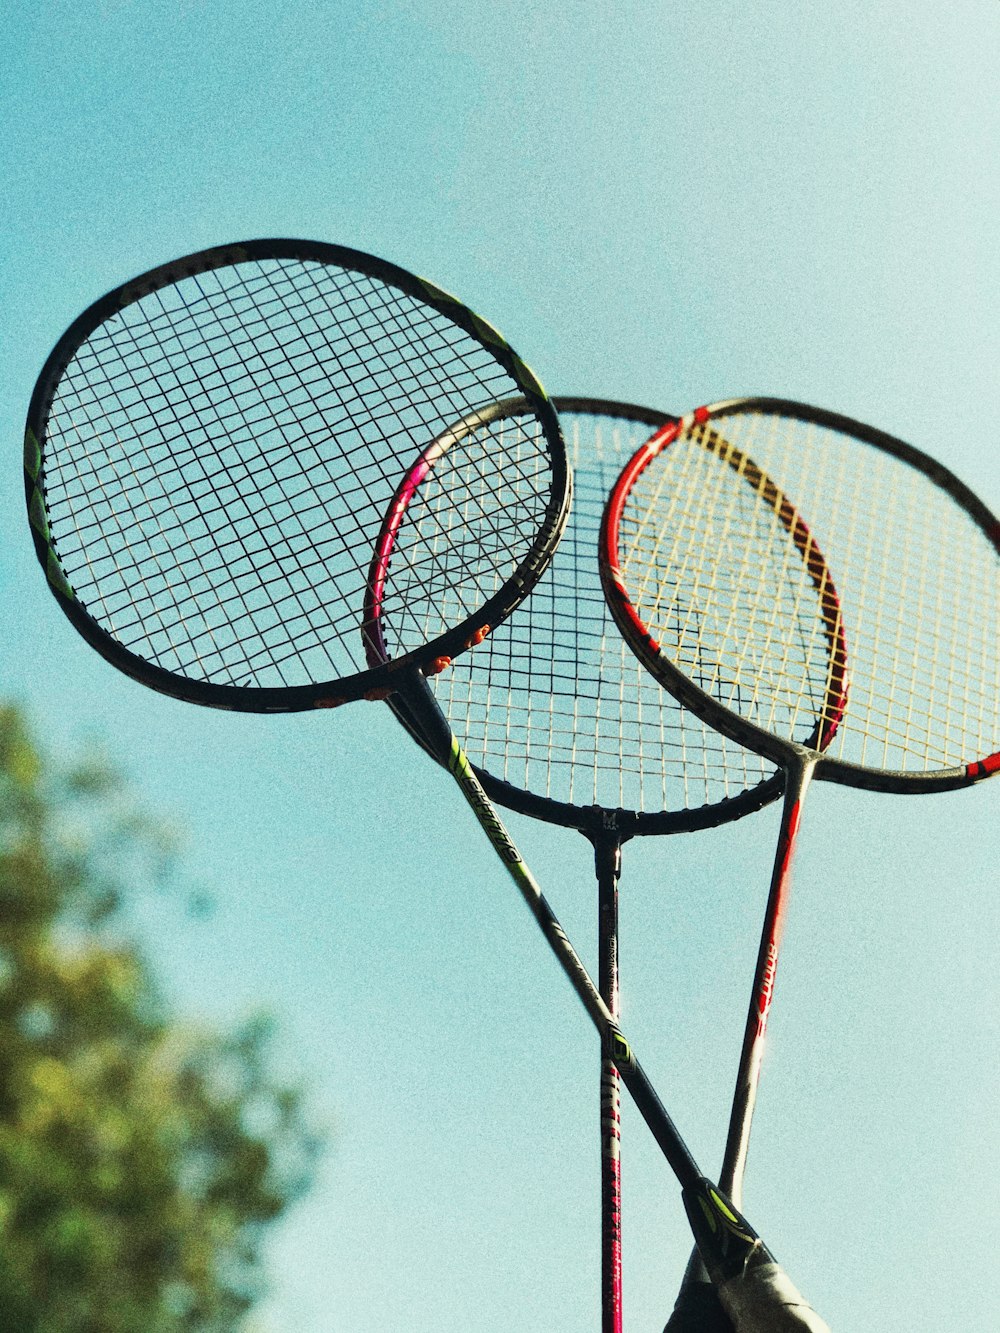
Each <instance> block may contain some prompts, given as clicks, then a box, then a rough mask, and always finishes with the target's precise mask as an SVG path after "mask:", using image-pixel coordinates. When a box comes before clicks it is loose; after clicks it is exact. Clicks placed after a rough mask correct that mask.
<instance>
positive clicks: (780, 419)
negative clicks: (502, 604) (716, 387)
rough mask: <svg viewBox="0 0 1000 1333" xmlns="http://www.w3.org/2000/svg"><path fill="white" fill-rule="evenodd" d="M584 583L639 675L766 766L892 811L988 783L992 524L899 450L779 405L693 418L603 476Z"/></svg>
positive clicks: (926, 460) (824, 416)
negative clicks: (887, 804) (908, 801)
mask: <svg viewBox="0 0 1000 1333" xmlns="http://www.w3.org/2000/svg"><path fill="white" fill-rule="evenodd" d="M740 460H743V461H740ZM803 515H804V516H805V517H803ZM806 520H808V525H809V526H808V527H807V526H806ZM699 551H700V552H701V554H699ZM600 562H601V577H602V582H603V586H604V591H605V596H606V598H607V600H608V605H609V608H610V610H611V613H612V615H613V616H614V618H615V621H616V623H617V624H618V625H619V627H620V629H621V631H622V633H623V635H624V636H625V637H626V639H627V641H628V643H629V645H630V647H631V648H632V650H633V652H635V653H636V655H637V656H638V657H639V659H640V660H641V661H642V662H643V664H644V666H645V667H646V668H647V669H648V670H649V671H650V672H651V673H652V674H653V675H654V676H655V678H656V679H657V680H658V681H659V682H660V683H661V684H662V685H663V686H664V687H665V688H666V689H668V690H669V691H670V692H671V693H673V694H674V696H675V697H676V698H678V699H679V700H680V701H681V702H682V703H684V705H685V706H686V707H688V708H691V709H692V710H693V711H695V712H697V713H698V714H699V716H701V717H703V718H704V719H705V720H706V721H708V722H709V723H710V724H711V725H713V726H715V727H718V728H719V729H720V730H722V731H724V732H725V733H726V734H727V735H729V736H731V737H733V738H734V739H736V740H738V741H740V743H741V744H744V745H747V746H749V747H750V748H752V749H754V750H756V751H757V752H758V753H760V754H763V755H766V756H767V757H768V758H770V759H771V760H772V761H773V762H775V763H777V764H781V765H787V764H788V763H789V762H790V761H791V760H792V759H793V758H794V756H795V755H796V754H799V755H801V754H802V753H803V752H805V753H807V754H809V755H811V756H812V757H813V758H815V759H816V769H815V772H816V776H818V777H824V778H826V779H827V780H829V781H835V782H840V783H844V784H847V785H852V786H859V787H867V788H872V789H876V790H882V791H891V792H908V791H920V790H922V791H930V790H936V791H939V790H947V789H949V788H951V787H958V786H964V785H967V784H969V783H970V782H974V781H977V780H979V779H980V778H982V777H987V776H989V775H990V774H991V773H993V772H995V771H996V770H997V768H998V767H1000V756H998V754H997V751H998V748H1000V734H998V733H1000V720H998V717H997V711H996V704H995V700H996V698H997V696H998V691H1000V647H998V641H1000V635H998V634H997V623H996V622H997V606H998V604H1000V525H998V523H997V520H996V518H995V517H994V515H993V514H992V513H991V512H990V511H989V510H988V509H987V508H986V506H985V505H983V504H982V502H981V501H980V500H979V499H978V498H977V497H976V496H975V495H974V494H973V493H972V492H971V491H970V490H969V488H968V487H967V486H965V485H964V484H963V483H962V482H961V481H959V479H958V478H957V477H955V476H954V474H953V473H951V472H950V471H948V469H946V468H944V467H942V466H941V465H940V464H938V463H937V462H935V461H934V460H933V459H932V458H930V457H929V456H928V455H927V454H924V453H922V452H921V451H920V450H917V449H915V448H913V447H912V446H911V445H908V444H905V443H903V442H902V441H901V440H898V439H896V438H895V437H893V436H890V435H888V434H886V433H885V432H882V431H878V430H875V429H874V428H872V427H868V426H864V425H862V424H861V423H859V422H856V421H853V420H851V419H850V418H848V417H845V416H842V415H840V414H838V413H833V412H828V411H824V410H822V409H818V408H813V407H809V406H807V405H805V404H801V403H795V402H789V401H787V400H784V399H776V398H748V399H731V400H727V401H725V402H721V403H716V404H713V405H711V406H709V407H704V408H700V409H698V411H696V412H694V413H691V414H690V415H688V416H686V417H684V418H683V419H682V420H681V422H680V423H679V424H678V425H677V426H676V427H674V428H669V429H668V430H666V431H665V432H664V433H663V435H662V436H661V437H660V438H659V439H657V440H656V441H655V442H651V445H650V447H649V448H648V449H647V450H646V451H645V453H643V452H642V451H640V452H639V453H638V454H637V455H635V456H634V457H633V458H632V459H631V460H630V462H629V464H628V465H627V466H626V467H625V468H624V469H623V471H622V473H621V476H620V477H619V480H618V482H617V483H616V486H615V488H614V490H613V491H612V493H611V495H610V497H609V499H608V504H607V507H606V510H605V514H604V519H603V523H602V531H601V554H600Z"/></svg>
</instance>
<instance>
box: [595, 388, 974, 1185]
mask: <svg viewBox="0 0 1000 1333" xmlns="http://www.w3.org/2000/svg"><path fill="white" fill-rule="evenodd" d="M790 496H793V497H794V499H795V504H793V503H792V501H791V500H790V499H789V498H788V497H790ZM803 515H807V516H809V526H807V524H806V520H805V518H804V517H803ZM998 555H1000V526H998V524H997V520H996V518H995V517H994V516H993V515H992V514H991V513H990V511H989V510H988V509H987V508H986V507H985V506H984V505H983V504H982V503H981V502H980V501H979V500H978V499H977V498H976V497H975V496H974V495H973V494H972V492H971V491H970V490H969V489H968V488H967V487H966V486H965V485H964V484H963V483H962V482H960V481H959V480H958V479H957V478H956V477H955V476H954V475H953V474H952V473H950V472H949V471H948V470H947V469H945V468H943V467H942V466H941V465H940V464H938V463H936V462H934V460H932V459H931V458H929V457H928V456H927V455H926V454H923V453H921V452H920V451H918V450H916V449H914V448H912V447H911V446H909V445H906V444H904V443H902V442H901V441H899V440H896V439H894V438H893V437H891V436H889V435H887V434H885V433H884V432H881V431H876V430H873V429H871V428H869V427H866V426H862V425H861V424H860V423H858V422H854V421H852V420H850V419H848V418H846V417H843V416H839V415H836V414H834V413H830V412H825V411H820V410H818V409H815V408H809V407H806V406H804V405H802V404H797V403H789V402H786V401H783V400H779V399H743V400H732V401H729V402H725V403H720V404H716V405H715V406H713V407H708V408H702V409H699V410H698V411H697V412H695V413H693V414H692V415H690V416H688V417H685V418H684V419H683V420H682V421H681V422H679V423H678V424H677V425H674V426H667V427H665V428H664V429H663V430H662V431H660V432H659V433H658V434H657V436H655V437H654V438H653V439H652V440H651V441H649V442H648V443H647V444H646V445H645V446H644V447H643V448H642V449H641V450H639V451H638V452H637V453H636V454H635V455H634V457H633V458H632V460H631V461H630V462H629V464H628V465H627V466H626V468H625V469H624V470H623V472H622V474H621V477H620V478H619V481H618V483H617V484H616V487H615V489H614V491H613V492H612V494H611V496H610V498H609V501H608V505H607V508H606V511H605V517H604V522H603V526H602V537H601V573H602V579H603V581H604V587H605V593H606V596H607V599H608V604H609V607H610V609H611V612H612V614H613V616H614V618H615V620H616V622H617V624H618V626H619V628H620V629H621V631H622V633H623V635H624V637H625V638H626V640H627V642H628V643H629V645H630V647H631V648H632V649H633V651H634V652H635V653H636V655H637V657H638V659H639V660H640V661H641V662H642V664H643V665H644V666H645V667H646V669H647V670H648V671H649V672H650V673H651V674H652V675H653V677H654V678H655V679H656V680H658V681H659V682H660V684H661V685H663V686H664V687H665V688H666V689H668V690H669V691H670V692H671V693H672V694H673V695H674V696H675V697H676V698H677V699H678V700H679V701H680V702H681V703H683V704H684V705H685V706H686V707H688V708H689V709H691V710H692V711H693V712H695V713H696V714H697V715H698V716H700V717H702V718H703V719H704V720H705V721H706V722H707V723H709V724H710V725H711V726H713V727H716V728H717V729H718V730H720V731H721V732H722V733H723V734H725V735H727V736H729V737H731V738H732V739H733V740H736V741H738V742H739V743H740V744H742V745H746V746H747V747H748V748H751V749H754V750H756V751H757V753H759V754H760V755H762V756H763V757H766V758H767V759H769V760H770V761H771V762H772V763H775V764H777V765H779V766H780V767H781V768H782V769H783V770H784V772H785V794H784V803H783V809H782V819H781V828H780V832H779V840H778V849H777V854H776V858H775V864H774V870H773V874H772V880H771V890H770V898H769V903H768V911H767V923H766V927H765V931H764V934H763V937H762V941H761V948H760V953H759V956H758V961H757V969H756V977H755V984H754V991H753V997H752V1000H751V1004H750V1010H749V1013H748V1019H747V1025H746V1029H745V1035H744V1042H743V1048H742V1053H741V1060H740V1067H739V1074H738V1078H737V1086H736V1092H735V1095H734V1101H733V1110H732V1116H731V1121H730V1127H729V1134H728V1137H727V1145H726V1155H725V1160H724V1164H723V1170H722V1173H721V1176H720V1182H721V1185H722V1188H723V1189H725V1190H727V1192H732V1193H733V1195H734V1196H735V1198H736V1200H737V1201H738V1200H739V1197H740V1185H741V1182H742V1179H743V1174H744V1166H745V1159H746V1152H747V1144H748V1137H749V1131H750V1123H751V1119H752V1115H753V1108H754V1101H755V1097H756V1090H757V1082H758V1077H759V1071H760V1061H761V1056H762V1053H763V1043H764V1033H765V1028H766V1022H767V1014H768V1009H769V1007H770V1004H771V999H772V996H773V990H774V979H775V968H776V964H777V950H778V944H779V941H780V934H781V927H782V921H783V917H784V911H785V907H786V903H787V894H788V887H789V876H790V870H791V864H792V858H793V854H794V850H795V845H796V837H797V834H798V830H799V826H800V819H801V811H802V804H803V801H804V798H805V794H806V790H807V788H808V785H809V783H810V780H811V779H812V778H813V777H816V778H819V779H825V780H827V781H832V782H839V783H843V784H846V785H852V786H858V787H864V788H869V789H872V790H876V791H886V792H917V791H942V790H947V789H950V788H953V787H960V786H967V785H969V784H970V783H973V782H977V781H979V780H981V779H983V778H985V777H988V776H990V775H991V774H993V773H994V772H996V771H997V768H998V767H1000V754H998V743H1000V719H998V716H997V707H996V699H997V696H998V690H1000V648H998V634H997V628H998V627H997V607H998V605H1000V559H998ZM831 571H833V574H832V575H831ZM833 578H835V579H836V586H834V583H833ZM817 606H818V608H819V615H817V614H816V609H817ZM848 654H849V656H848Z"/></svg>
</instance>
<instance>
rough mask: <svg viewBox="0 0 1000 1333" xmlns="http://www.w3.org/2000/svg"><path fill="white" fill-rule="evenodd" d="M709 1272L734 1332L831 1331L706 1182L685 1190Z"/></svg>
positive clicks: (751, 1233) (824, 1332) (743, 1219)
mask: <svg viewBox="0 0 1000 1333" xmlns="http://www.w3.org/2000/svg"><path fill="white" fill-rule="evenodd" d="M682 1197H683V1199H684V1207H685V1209H686V1210H687V1215H688V1221H689V1222H690V1223H691V1230H692V1231H693V1232H694V1238H695V1241H696V1242H697V1245H698V1249H699V1251H700V1252H701V1257H702V1259H703V1260H704V1263H705V1267H706V1268H707V1269H708V1272H709V1276H710V1277H711V1279H712V1281H713V1283H714V1284H715V1286H716V1288H717V1290H718V1293H719V1299H720V1301H721V1302H722V1305H723V1308H724V1309H725V1311H726V1313H727V1314H728V1315H729V1318H730V1320H731V1321H732V1325H733V1328H734V1329H735V1330H736V1333H830V1328H829V1325H828V1324H827V1323H826V1322H825V1321H824V1320H822V1319H821V1318H820V1317H819V1315H818V1314H817V1313H816V1311H815V1310H814V1309H813V1308H812V1306H810V1305H808V1304H807V1303H806V1302H805V1301H804V1300H803V1299H802V1296H801V1295H800V1294H799V1291H798V1289H797V1288H796V1287H795V1286H794V1284H793V1283H792V1281H791V1279H790V1278H789V1277H788V1275H787V1274H786V1273H785V1271H784V1269H783V1268H781V1266H780V1265H779V1264H777V1263H776V1262H775V1260H774V1256H773V1255H772V1254H771V1253H770V1251H769V1250H768V1249H767V1246H766V1245H765V1244H764V1242H763V1241H762V1240H761V1239H760V1237H759V1236H758V1235H757V1233H756V1232H755V1231H754V1229H753V1227H751V1226H750V1224H749V1223H748V1222H747V1220H746V1219H745V1218H744V1217H742V1216H741V1215H740V1213H738V1212H737V1211H736V1209H735V1208H734V1207H733V1205H732V1204H731V1203H730V1202H729V1200H728V1199H726V1198H725V1196H724V1195H722V1194H721V1193H720V1191H719V1190H718V1189H717V1188H716V1187H715V1186H714V1185H713V1184H712V1183H711V1181H709V1180H705V1179H701V1180H699V1181H697V1182H696V1183H695V1184H693V1185H690V1186H688V1187H687V1188H686V1189H685V1190H684V1191H683V1196H682Z"/></svg>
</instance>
